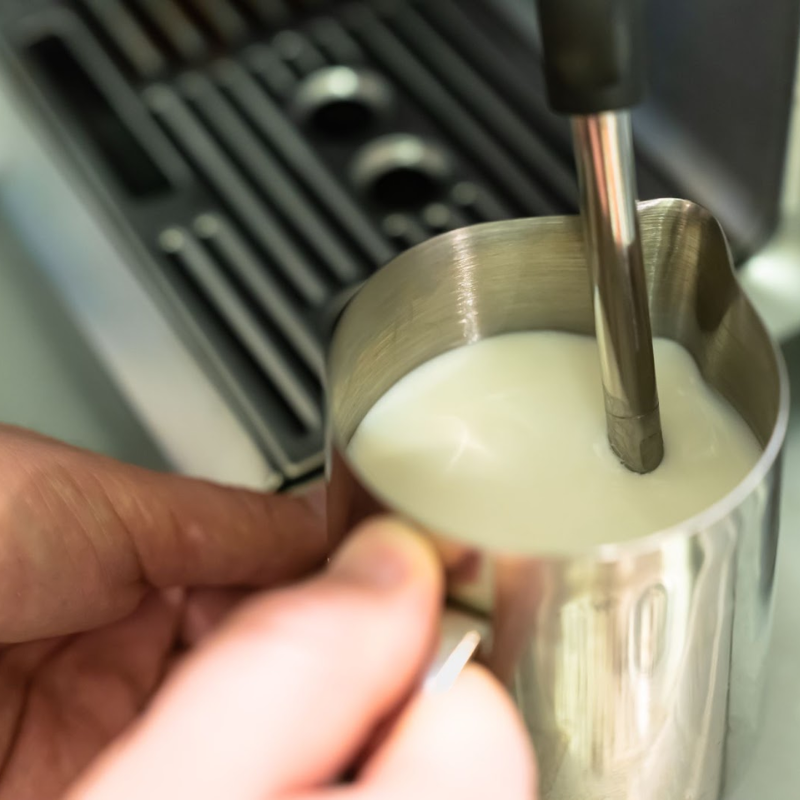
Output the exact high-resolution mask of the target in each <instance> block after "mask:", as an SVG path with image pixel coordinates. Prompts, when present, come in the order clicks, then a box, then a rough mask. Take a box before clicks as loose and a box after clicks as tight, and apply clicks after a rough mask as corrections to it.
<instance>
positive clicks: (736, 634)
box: [327, 200, 788, 800]
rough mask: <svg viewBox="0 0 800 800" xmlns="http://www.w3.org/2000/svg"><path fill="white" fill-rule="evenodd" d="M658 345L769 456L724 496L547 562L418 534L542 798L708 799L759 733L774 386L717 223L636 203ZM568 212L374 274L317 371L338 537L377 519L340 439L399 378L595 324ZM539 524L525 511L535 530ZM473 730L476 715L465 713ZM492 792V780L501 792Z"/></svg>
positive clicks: (375, 501) (774, 460)
mask: <svg viewBox="0 0 800 800" xmlns="http://www.w3.org/2000/svg"><path fill="white" fill-rule="evenodd" d="M639 211H640V215H641V228H642V236H643V243H644V251H645V259H646V262H647V272H648V286H649V296H650V308H651V314H652V324H653V330H654V333H655V334H656V335H659V336H666V337H668V338H671V339H674V340H676V341H678V342H680V343H681V344H682V345H683V346H684V347H686V348H687V349H688V350H689V352H690V353H692V355H693V356H694V358H695V359H696V361H697V363H698V365H699V367H700V370H701V372H702V374H703V375H704V377H705V379H706V381H707V382H708V383H709V384H711V385H712V386H713V387H714V388H715V389H716V390H717V391H719V392H720V393H721V394H722V395H723V396H724V397H726V398H727V400H728V401H729V402H730V403H731V404H732V405H733V406H734V407H735V408H736V409H737V410H738V412H739V413H740V414H741V416H742V417H743V418H744V419H745V420H746V421H747V423H748V424H749V425H750V427H751V428H752V430H753V432H754V433H755V434H756V436H757V437H758V439H759V441H760V443H761V445H762V447H763V451H764V452H763V455H762V457H761V459H760V460H759V462H758V464H757V465H756V467H755V468H754V469H753V471H752V472H751V473H750V474H749V475H748V476H747V478H746V479H745V480H744V481H743V482H742V483H741V484H740V485H739V486H737V487H736V488H735V489H734V490H733V491H732V492H731V493H730V494H729V495H728V496H727V497H725V498H724V499H723V500H721V501H720V502H718V503H716V504H715V505H713V506H711V507H710V508H707V509H706V510H705V511H703V512H702V513H701V514H699V515H698V516H696V517H694V518H693V519H690V520H688V521H686V522H685V523H683V524H681V525H678V526H676V527H674V528H672V529H669V530H664V531H659V532H657V533H654V534H652V535H650V536H647V537H645V538H642V539H639V540H636V541H632V542H625V543H622V544H610V545H605V546H602V547H598V548H595V549H591V550H587V551H585V552H581V553H578V554H577V555H567V554H564V555H563V556H561V557H551V556H542V557H530V556H521V555H518V554H514V553H508V552H497V551H496V550H495V549H493V546H492V531H486V539H485V543H484V545H483V546H482V547H481V548H476V547H474V546H472V545H467V544H465V543H463V542H462V541H460V540H459V537H458V535H457V533H455V532H452V531H445V530H435V531H431V530H428V531H427V533H429V535H430V536H431V537H432V539H433V541H434V542H435V544H436V545H437V547H438V550H439V552H440V554H441V557H442V561H443V563H444V565H445V569H446V573H447V591H448V598H449V601H450V602H451V603H452V604H453V605H454V606H457V607H458V608H459V609H460V610H461V611H467V612H468V613H469V615H471V616H472V617H474V618H475V619H476V620H477V621H478V622H481V621H482V622H483V623H485V624H486V626H487V627H488V629H489V630H490V633H491V636H490V640H489V641H488V642H487V645H486V646H485V647H484V648H483V650H482V653H481V656H480V657H481V660H482V661H483V662H484V663H485V664H486V665H487V666H488V667H489V668H490V669H491V670H492V671H493V672H494V673H495V674H496V675H497V676H498V677H499V678H500V679H501V680H503V681H505V682H506V683H507V684H508V685H509V688H510V689H511V690H512V691H513V693H514V694H515V697H516V699H517V702H518V704H519V706H520V708H521V710H522V713H523V715H524V717H525V721H526V723H527V725H528V728H529V729H530V732H531V735H532V737H533V740H534V744H535V747H536V750H537V754H538V758H539V762H540V773H541V793H542V798H543V800H651V799H652V800H715V799H716V798H718V797H719V796H720V795H721V793H722V791H723V788H724V787H725V786H726V785H730V784H731V783H732V782H734V781H735V777H736V772H737V770H738V769H740V768H742V766H743V765H744V764H745V763H746V755H747V753H748V752H749V750H750V748H751V745H752V740H753V737H754V735H755V733H756V730H757V723H758V709H759V704H760V694H761V684H762V676H763V666H764V661H765V657H766V653H767V648H768V643H769V630H770V617H771V608H772V598H773V579H774V575H775V558H776V548H777V542H778V505H779V503H778V499H779V497H778V496H779V490H780V463H781V451H782V447H783V441H784V436H785V433H786V426H787V417H788V384H787V380H786V373H785V367H784V364H783V361H782V357H781V355H780V352H779V351H778V350H777V349H776V347H775V345H774V344H773V342H772V341H771V340H770V338H769V336H768V334H767V332H766V330H765V328H764V326H763V324H762V322H761V320H760V319H759V318H758V316H757V315H756V313H755V311H754V310H753V308H752V306H751V305H750V303H749V302H748V300H747V298H746V297H745V295H744V294H743V292H742V290H741V289H740V287H739V284H738V282H737V280H736V277H735V274H734V271H733V268H732V262H731V258H730V254H729V250H728V246H727V243H726V240H725V237H724V234H723V232H722V230H721V229H720V227H719V225H718V224H717V222H716V221H715V220H714V219H713V218H712V217H711V216H710V215H709V214H708V213H707V212H706V211H704V210H703V209H702V208H700V207H698V206H696V205H693V204H692V203H689V202H685V201H681V200H659V201H655V202H650V203H644V204H642V205H641V206H640V209H639ZM588 286H589V280H588V276H587V272H586V266H585V263H584V256H583V240H582V234H581V228H580V223H579V220H578V219H577V218H571V217H563V218H542V219H533V220H517V221H510V222H502V223H491V224H488V225H479V226H476V227H472V228H466V229H463V230H457V231H453V232H451V233H448V234H445V235H444V236H440V237H439V238H437V239H434V240H431V241H428V242H426V243H424V244H422V245H420V246H418V247H416V248H414V249H413V250H410V251H408V252H407V253H405V254H404V255H402V256H400V257H399V258H397V259H396V260H395V261H393V262H392V263H390V264H389V265H388V266H386V267H385V268H384V269H382V270H381V271H380V272H378V273H377V274H376V275H375V276H374V277H372V278H371V279H370V280H369V281H367V283H366V284H365V285H364V286H363V288H362V289H361V290H360V291H359V292H358V294H357V295H356V296H355V297H354V298H353V299H352V301H351V302H350V303H349V305H348V306H347V307H346V309H345V310H344V312H343V314H342V316H341V317H340V319H339V321H338V324H337V326H336V329H335V332H334V336H333V340H332V345H331V350H330V356H329V362H328V374H327V389H328V403H329V407H328V411H329V448H328V486H329V493H328V498H329V499H328V513H329V525H330V528H331V534H332V536H333V537H336V538H337V540H338V539H339V538H341V537H342V536H345V535H346V534H347V532H348V531H349V530H350V529H351V528H352V527H353V526H354V525H355V524H356V523H357V522H358V521H360V520H361V519H363V518H364V517H365V516H367V515H369V514H371V513H374V512H377V511H381V510H386V509H390V510H392V511H393V512H395V513H398V514H400V515H402V516H404V517H405V518H406V519H409V520H411V521H412V522H414V523H416V524H417V525H418V526H419V527H424V526H422V525H421V523H420V522H419V521H418V520H415V519H414V514H413V510H412V509H406V508H394V507H392V504H391V503H388V502H385V501H384V500H382V499H381V498H380V497H378V496H377V495H375V494H374V493H372V492H371V491H370V489H369V475H360V474H359V473H358V470H357V469H355V468H354V467H353V465H352V464H351V463H350V462H349V461H348V458H347V446H348V443H349V441H350V439H351V437H352V436H353V433H354V432H355V430H356V428H357V427H358V425H359V423H360V422H361V420H362V419H363V418H364V416H365V415H366V413H367V412H368V411H369V409H370V408H371V407H372V406H373V404H374V403H375V402H376V401H377V400H378V399H379V398H380V397H381V396H382V395H383V394H384V393H385V392H386V391H387V390H388V389H389V388H390V387H391V386H392V385H393V384H394V383H395V382H396V381H397V380H398V379H400V378H401V377H403V376H404V375H405V374H407V373H408V372H410V371H411V370H413V369H414V368H415V367H417V366H419V365H420V364H422V363H423V362H425V361H428V360H429V359H431V358H433V357H434V356H437V355H439V354H440V353H443V352H445V351H448V350H451V349H452V348H455V347H461V346H463V345H469V344H470V343H473V342H475V341H477V340H479V339H482V338H484V337H488V336H493V335H496V334H502V333H507V332H511V331H523V330H535V329H549V330H561V331H572V332H577V333H583V334H592V333H593V322H592V320H593V315H592V305H591V303H592V299H591V296H590V292H589V289H588ZM534 522H535V521H533V520H532V526H533V523H534ZM476 724H480V721H476ZM500 796H502V787H498V797H500Z"/></svg>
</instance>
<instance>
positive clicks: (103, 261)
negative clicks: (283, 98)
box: [0, 73, 280, 488]
mask: <svg viewBox="0 0 800 800" xmlns="http://www.w3.org/2000/svg"><path fill="white" fill-rule="evenodd" d="M10 78H11V76H9V75H8V74H6V73H0V118H2V120H3V125H2V131H0V213H2V214H3V216H4V217H5V218H6V219H7V220H8V222H9V224H11V225H12V226H13V227H14V229H15V231H16V233H17V235H18V236H19V237H20V239H21V241H22V242H23V243H24V245H25V246H26V247H27V248H28V250H29V251H30V253H31V256H32V258H33V259H34V260H35V261H36V262H38V263H39V264H40V266H41V267H42V268H43V269H45V270H46V271H47V272H48V273H49V277H50V278H51V279H52V281H53V283H54V284H55V286H56V288H57V290H58V292H59V294H60V295H61V297H62V299H63V301H64V303H65V305H66V307H67V308H68V309H69V311H70V313H72V314H73V315H74V317H75V320H76V322H77V324H78V325H79V327H80V329H81V332H82V334H83V335H84V336H85V338H86V340H87V341H88V342H89V343H90V345H91V347H92V348H93V350H94V351H95V353H96V354H97V355H98V356H99V358H100V359H101V361H102V362H103V363H104V364H105V365H106V367H107V368H108V371H109V373H110V375H111V377H112V379H113V380H114V382H115V383H116V384H117V386H118V387H119V388H120V389H121V391H122V393H123V394H124V396H125V397H126V399H127V401H128V402H129V403H130V405H131V407H132V408H133V410H134V412H135V413H136V415H137V416H138V418H139V420H140V421H141V423H142V424H143V426H144V427H145V428H146V429H147V430H148V432H149V433H150V434H151V435H152V437H153V440H154V441H155V442H156V443H157V444H158V446H159V448H160V449H161V452H162V454H163V456H164V459H165V460H166V462H167V463H168V464H169V465H170V466H171V467H172V468H174V469H176V470H178V471H180V472H183V473H186V474H189V475H194V476H197V477H202V478H208V479H211V480H216V481H220V482H222V483H230V484H239V485H244V486H250V487H252V488H275V487H276V486H277V485H278V484H279V482H280V481H279V480H278V476H277V473H276V472H275V470H274V469H273V468H272V466H271V465H270V464H269V463H268V461H267V460H266V459H265V458H264V456H263V454H262V453H261V452H260V451H259V449H258V448H257V447H256V446H255V444H254V443H253V441H252V438H251V436H250V434H249V432H248V431H247V430H246V429H245V428H244V427H243V425H242V424H241V422H240V421H239V420H238V419H237V417H236V415H235V414H234V412H233V411H232V410H231V408H230V406H229V405H228V403H227V402H226V400H225V399H224V398H223V396H222V395H221V394H220V392H219V390H218V389H217V388H215V386H214V384H213V382H212V380H211V379H210V378H209V377H208V376H207V375H206V374H205V372H204V370H203V369H202V367H201V366H200V364H199V363H198V359H197V358H196V355H195V354H194V353H192V351H190V350H189V348H188V347H187V346H186V345H185V344H184V343H183V341H182V340H181V339H180V337H179V336H178V335H177V333H176V332H175V329H174V328H173V327H172V326H171V325H170V323H169V321H168V320H167V319H166V317H165V314H164V311H163V309H162V308H161V307H159V305H158V303H157V301H156V300H155V299H154V296H153V295H151V294H150V292H148V290H147V289H146V288H145V287H144V286H143V285H142V284H141V283H140V282H139V280H137V278H136V277H135V276H134V269H133V268H132V266H131V265H132V264H140V263H141V261H142V259H144V258H147V257H148V256H147V255H146V254H144V253H142V252H141V251H140V250H139V249H138V248H136V247H135V246H133V245H132V244H129V243H128V241H127V240H126V238H125V236H124V234H123V233H121V232H120V229H119V227H118V226H117V224H116V223H117V221H116V220H111V219H109V216H108V213H107V208H104V207H103V204H102V202H100V201H99V200H98V199H96V198H93V197H92V196H91V195H90V194H89V193H88V192H85V191H82V190H81V188H80V187H81V186H82V185H83V184H82V182H81V181H80V180H78V178H77V171H76V170H75V169H73V167H72V166H69V165H68V164H67V163H66V160H65V159H62V158H60V157H59V154H60V153H61V152H62V151H61V149H60V147H59V146H55V145H54V143H53V142H52V140H51V139H50V138H49V137H48V136H46V134H45V133H44V132H43V129H42V128H41V126H38V125H35V124H33V123H32V122H31V121H30V119H29V118H28V116H27V112H26V110H25V104H24V102H23V101H21V100H20V99H19V98H18V96H17V94H16V90H15V88H13V87H14V84H13V83H12V81H11V80H10Z"/></svg>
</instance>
